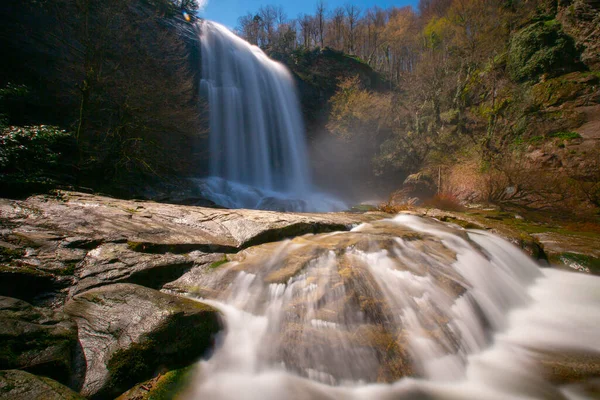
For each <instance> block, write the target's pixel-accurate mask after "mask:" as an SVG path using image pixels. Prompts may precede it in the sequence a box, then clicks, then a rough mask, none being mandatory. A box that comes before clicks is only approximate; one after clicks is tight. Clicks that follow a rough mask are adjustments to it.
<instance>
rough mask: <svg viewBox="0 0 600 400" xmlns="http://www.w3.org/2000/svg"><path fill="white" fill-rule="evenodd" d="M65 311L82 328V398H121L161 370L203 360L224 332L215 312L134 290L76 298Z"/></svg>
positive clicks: (104, 290) (118, 287) (116, 288)
mask: <svg viewBox="0 0 600 400" xmlns="http://www.w3.org/2000/svg"><path fill="white" fill-rule="evenodd" d="M65 311H66V312H67V313H68V314H69V315H70V316H72V317H73V318H74V319H75V321H76V322H77V325H78V328H79V341H80V342H81V345H82V347H83V351H84V355H85V360H86V364H87V371H86V376H85V381H84V385H83V389H82V392H81V393H82V394H83V395H84V396H88V397H107V396H110V395H118V394H119V393H122V392H123V391H124V390H126V389H127V388H129V387H131V386H132V385H133V384H135V383H136V382H140V381H143V380H145V379H148V378H151V377H152V375H153V374H154V373H155V372H156V371H157V370H158V369H159V367H161V366H162V367H167V368H173V367H181V366H185V365H189V364H190V363H192V362H194V361H196V360H197V359H199V358H200V357H201V356H202V355H203V354H204V352H205V351H206V350H207V349H208V348H209V347H210V346H211V345H212V340H213V336H214V335H215V334H216V333H217V332H218V331H219V330H220V321H219V316H218V313H217V311H216V310H214V309H213V308H211V307H209V306H207V305H205V304H202V303H199V302H196V301H193V300H189V299H185V298H181V297H176V296H172V295H168V294H164V293H161V292H158V291H156V290H153V289H149V288H145V287H142V286H138V285H133V284H115V285H109V286H104V287H101V288H96V289H92V290H89V291H87V292H85V293H83V294H80V295H77V296H75V297H74V298H73V299H72V300H70V301H69V302H68V303H67V304H66V306H65Z"/></svg>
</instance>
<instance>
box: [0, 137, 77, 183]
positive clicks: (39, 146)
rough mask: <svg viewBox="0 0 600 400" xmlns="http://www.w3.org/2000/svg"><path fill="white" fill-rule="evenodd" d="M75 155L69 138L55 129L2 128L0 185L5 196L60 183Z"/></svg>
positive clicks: (72, 140)
mask: <svg viewBox="0 0 600 400" xmlns="http://www.w3.org/2000/svg"><path fill="white" fill-rule="evenodd" d="M75 153H76V144H75V139H74V138H73V136H72V135H71V134H70V133H68V132H66V131H64V130H62V129H60V128H57V127H55V126H48V125H37V126H25V127H18V126H9V127H6V128H4V129H3V130H1V131H0V182H1V183H2V184H3V186H4V188H5V189H6V190H7V191H8V194H11V193H12V192H13V191H14V190H17V191H19V192H21V191H25V192H27V191H29V190H31V189H33V187H39V186H48V185H51V184H53V183H55V182H56V181H63V182H64V181H65V176H68V175H69V174H72V172H73V171H72V165H71V163H70V162H69V160H71V159H72V157H73V155H74V154H75ZM67 180H68V178H67Z"/></svg>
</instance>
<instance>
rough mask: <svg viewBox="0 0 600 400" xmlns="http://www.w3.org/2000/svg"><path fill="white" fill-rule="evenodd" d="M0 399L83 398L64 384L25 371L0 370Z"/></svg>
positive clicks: (62, 399) (68, 399) (57, 399)
mask: <svg viewBox="0 0 600 400" xmlns="http://www.w3.org/2000/svg"><path fill="white" fill-rule="evenodd" d="M0 399H2V400H84V398H83V397H81V396H80V395H79V394H77V393H75V392H73V391H72V390H71V389H69V388H68V387H66V386H63V385H61V384H60V383H58V382H56V381H54V380H52V379H50V378H46V377H41V376H35V375H32V374H30V373H28V372H25V371H19V370H10V371H0Z"/></svg>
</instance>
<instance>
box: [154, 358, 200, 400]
mask: <svg viewBox="0 0 600 400" xmlns="http://www.w3.org/2000/svg"><path fill="white" fill-rule="evenodd" d="M193 368H194V367H193V366H189V367H187V368H182V369H177V370H174V371H169V372H167V373H166V374H165V375H164V376H163V377H161V378H160V379H159V380H158V382H156V386H155V387H154V388H153V389H152V390H151V391H150V393H149V395H148V400H170V399H173V398H175V396H176V395H177V394H178V393H180V392H181V391H182V390H183V389H184V388H185V385H186V383H187V382H188V381H189V379H190V377H191V375H192V372H193Z"/></svg>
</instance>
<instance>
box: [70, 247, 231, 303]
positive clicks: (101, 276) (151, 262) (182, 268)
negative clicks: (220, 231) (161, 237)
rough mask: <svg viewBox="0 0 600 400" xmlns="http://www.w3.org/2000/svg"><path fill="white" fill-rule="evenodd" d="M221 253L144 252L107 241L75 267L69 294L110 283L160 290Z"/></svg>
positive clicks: (219, 256) (216, 257)
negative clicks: (134, 284)
mask: <svg viewBox="0 0 600 400" xmlns="http://www.w3.org/2000/svg"><path fill="white" fill-rule="evenodd" d="M222 257H223V255H222V254H220V253H217V254H205V253H202V252H200V251H192V252H190V253H188V254H172V253H166V254H147V253H140V252H137V251H134V250H131V247H130V246H129V245H128V244H125V243H106V244H103V245H101V246H99V247H98V248H95V249H94V250H91V251H90V252H89V253H88V254H87V256H86V258H85V259H84V261H83V262H82V263H81V264H80V266H79V267H78V268H77V271H76V276H77V278H78V282H77V283H76V284H75V285H74V286H73V287H72V288H71V290H70V296H73V295H75V294H78V293H81V292H83V291H85V290H89V289H91V288H94V287H98V286H103V285H108V284H112V283H136V284H139V285H142V286H146V287H149V288H153V289H160V288H161V287H162V286H163V285H164V284H165V283H167V282H171V281H173V280H175V279H177V278H179V277H180V276H181V275H183V274H184V273H185V272H187V271H188V270H189V269H190V268H191V267H193V266H194V265H203V264H206V263H211V262H214V261H216V260H217V259H219V258H222Z"/></svg>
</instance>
